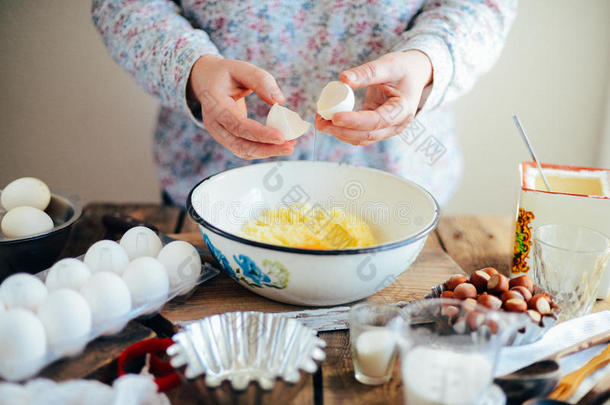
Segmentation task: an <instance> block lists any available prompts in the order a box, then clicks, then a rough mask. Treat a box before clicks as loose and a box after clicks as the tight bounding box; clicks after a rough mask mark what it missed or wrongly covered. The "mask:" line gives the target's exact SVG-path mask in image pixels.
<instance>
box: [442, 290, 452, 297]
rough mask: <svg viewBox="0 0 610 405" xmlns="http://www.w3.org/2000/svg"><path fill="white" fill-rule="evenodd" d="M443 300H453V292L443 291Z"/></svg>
mask: <svg viewBox="0 0 610 405" xmlns="http://www.w3.org/2000/svg"><path fill="white" fill-rule="evenodd" d="M441 298H453V291H443V292H442V293H441Z"/></svg>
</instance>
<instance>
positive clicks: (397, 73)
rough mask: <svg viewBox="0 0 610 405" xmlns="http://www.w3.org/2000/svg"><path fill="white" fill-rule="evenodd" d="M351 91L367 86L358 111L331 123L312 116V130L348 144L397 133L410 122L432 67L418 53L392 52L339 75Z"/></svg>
mask: <svg viewBox="0 0 610 405" xmlns="http://www.w3.org/2000/svg"><path fill="white" fill-rule="evenodd" d="M340 79H341V81H342V82H344V83H346V84H348V85H349V86H351V87H352V88H355V89H357V88H362V87H367V90H366V94H365V97H364V102H363V103H362V111H356V112H341V113H337V114H335V115H334V116H333V119H332V121H330V120H325V119H323V118H322V117H320V116H319V115H317V116H316V122H315V123H316V128H318V129H319V130H320V131H322V132H325V133H328V134H331V135H334V136H335V137H336V138H338V139H340V140H342V141H345V142H348V143H351V144H352V145H368V144H371V143H373V142H377V141H380V140H382V139H386V138H389V137H391V136H394V135H398V134H400V133H401V132H402V131H403V130H404V129H405V127H406V126H407V125H409V123H410V122H411V121H412V120H413V117H414V116H415V113H416V112H417V109H418V107H419V104H420V100H421V96H422V92H423V89H424V87H426V86H427V85H428V84H430V83H431V82H432V64H431V63H430V59H428V57H427V56H426V55H425V54H424V53H422V52H420V51H415V50H411V51H406V52H392V53H388V54H386V55H384V56H382V57H380V58H379V59H376V60H374V61H372V62H368V63H365V64H364V65H360V66H358V67H355V68H352V69H349V70H346V71H344V72H342V73H341V75H340Z"/></svg>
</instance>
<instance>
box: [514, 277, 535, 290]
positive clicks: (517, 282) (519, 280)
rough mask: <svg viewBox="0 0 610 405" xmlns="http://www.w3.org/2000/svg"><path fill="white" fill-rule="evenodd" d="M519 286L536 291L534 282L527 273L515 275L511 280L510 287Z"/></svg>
mask: <svg viewBox="0 0 610 405" xmlns="http://www.w3.org/2000/svg"><path fill="white" fill-rule="evenodd" d="M518 286H521V287H525V288H527V289H528V290H530V292H533V291H534V282H533V281H532V279H531V278H530V276H528V275H527V274H524V275H522V276H519V277H515V278H513V279H511V280H510V283H509V287H510V288H513V287H518Z"/></svg>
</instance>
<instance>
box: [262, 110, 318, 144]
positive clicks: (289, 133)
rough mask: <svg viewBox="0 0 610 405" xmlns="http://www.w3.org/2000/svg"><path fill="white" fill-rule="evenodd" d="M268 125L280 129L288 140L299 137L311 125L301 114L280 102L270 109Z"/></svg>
mask: <svg viewBox="0 0 610 405" xmlns="http://www.w3.org/2000/svg"><path fill="white" fill-rule="evenodd" d="M266 125H267V126H270V127H271V128H275V129H277V130H279V131H280V132H281V133H282V134H283V135H284V139H285V140H287V141H291V140H293V139H296V138H298V137H299V136H301V135H303V134H304V133H305V132H307V131H308V130H309V127H311V124H310V123H309V122H307V121H304V120H303V119H302V118H301V116H300V115H299V114H297V113H296V112H294V111H292V110H290V109H288V108H286V107H282V106H281V105H279V104H273V106H272V107H271V110H269V114H267V123H266Z"/></svg>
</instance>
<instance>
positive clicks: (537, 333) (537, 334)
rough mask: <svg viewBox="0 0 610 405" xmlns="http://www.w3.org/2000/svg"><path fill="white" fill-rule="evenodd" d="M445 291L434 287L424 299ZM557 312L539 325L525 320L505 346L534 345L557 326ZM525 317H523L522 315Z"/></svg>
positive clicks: (444, 288)
mask: <svg viewBox="0 0 610 405" xmlns="http://www.w3.org/2000/svg"><path fill="white" fill-rule="evenodd" d="M445 290H446V287H445V285H444V284H439V285H435V286H434V287H431V288H430V292H429V293H428V294H426V295H424V298H425V299H429V298H440V297H441V294H442V293H443V291H445ZM558 314H559V311H558V310H554V311H553V313H552V314H551V315H546V316H544V317H542V320H541V321H540V324H535V323H533V322H531V321H530V320H529V318H528V319H527V321H526V322H525V326H524V327H523V328H521V329H519V330H518V331H517V332H516V333H515V334H514V335H513V336H511V337H510V338H509V339H508V340H507V342H506V346H520V345H527V344H530V343H534V342H536V341H537V340H540V339H541V338H542V336H544V334H545V333H547V332H548V331H549V330H550V329H551V328H552V327H553V326H555V325H556V324H557V317H558ZM524 317H525V315H524Z"/></svg>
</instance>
